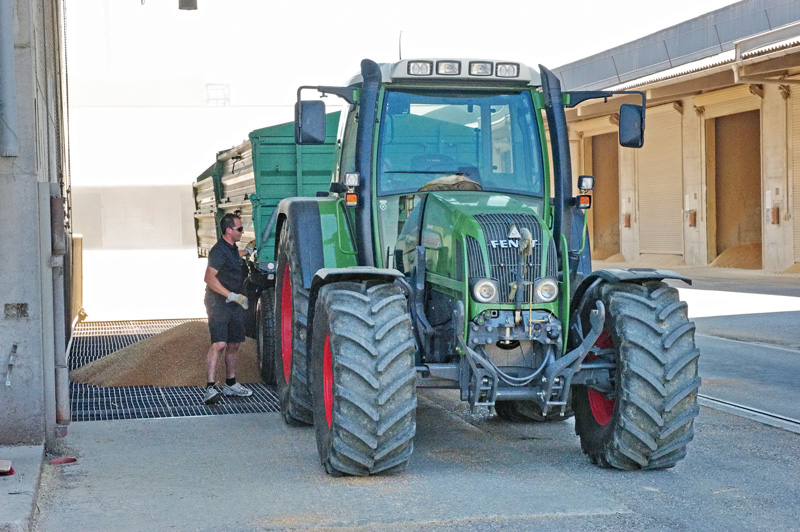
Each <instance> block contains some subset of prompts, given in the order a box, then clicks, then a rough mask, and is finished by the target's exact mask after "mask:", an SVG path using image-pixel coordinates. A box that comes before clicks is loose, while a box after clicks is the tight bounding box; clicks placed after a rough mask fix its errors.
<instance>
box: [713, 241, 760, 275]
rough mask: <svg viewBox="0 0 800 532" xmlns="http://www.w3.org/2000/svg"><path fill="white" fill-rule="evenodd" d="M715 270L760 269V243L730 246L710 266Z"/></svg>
mask: <svg viewBox="0 0 800 532" xmlns="http://www.w3.org/2000/svg"><path fill="white" fill-rule="evenodd" d="M710 266H714V267H717V268H742V269H745V270H760V269H761V243H759V242H756V243H754V244H740V245H738V246H731V247H729V248H728V249H726V250H725V251H723V252H722V253H720V254H719V256H718V257H717V258H716V259H714V261H713V262H712V263H711V264H710Z"/></svg>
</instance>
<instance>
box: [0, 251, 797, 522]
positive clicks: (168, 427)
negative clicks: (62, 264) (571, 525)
mask: <svg viewBox="0 0 800 532" xmlns="http://www.w3.org/2000/svg"><path fill="white" fill-rule="evenodd" d="M629 266H631V265H630V264H627V265H625V264H622V265H612V264H605V263H597V264H595V267H596V268H608V267H629ZM636 266H639V267H641V266H642V264H637V265H636ZM656 266H657V265H656ZM670 268H671V269H673V270H676V271H678V272H679V273H682V274H684V275H687V276H689V277H691V278H693V279H694V280H695V281H696V282H695V283H694V285H693V286H694V288H693V289H691V290H692V292H693V293H695V295H697V294H698V293H701V292H708V293H705V294H700V296H701V297H704V298H706V299H708V297H711V298H712V299H713V298H716V299H718V296H719V294H714V292H709V291H716V292H721V291H725V292H737V293H743V294H748V293H749V294H771V295H775V296H791V297H793V298H794V297H798V296H800V275H796V274H766V273H763V272H753V271H749V270H731V269H718V268H693V267H675V266H671V267H670ZM676 286H680V285H679V284H676ZM765 301H767V302H769V299H767V300H765ZM772 301H776V300H772ZM747 308H752V307H747ZM767 308H769V303H767ZM798 316H800V313H798V312H794V311H786V312H782V313H779V312H763V311H759V312H756V313H746V314H739V315H733V316H724V317H715V316H706V317H701V318H695V320H696V322H697V324H698V333H699V334H708V335H713V336H723V337H730V338H740V339H741V338H742V337H743V336H744V337H746V338H747V339H749V341H761V342H763V343H777V344H780V345H785V346H792V347H796V346H797V345H798V343H800V342H798V340H797V333H796V331H797V330H798V329H800V326H798V321H797V320H798ZM776 324H778V325H777V327H776ZM705 411H706V409H704V412H705ZM715 415H716V414H715ZM257 420H258V421H257ZM261 420H264V422H263V423H262V421H261ZM265 423H266V425H265ZM109 424H111V425H109ZM267 425H269V426H270V427H271V429H270V430H269V431H266V432H265V426H267ZM186 427H191V428H186ZM285 430H287V429H286V428H285V427H283V424H282V422H281V421H280V419H279V418H278V417H277V416H269V415H249V416H248V415H245V416H215V417H209V418H185V419H181V420H139V421H118V422H87V423H78V424H73V425H72V426H71V427H70V429H69V435H68V436H67V438H66V439H65V440H63V441H62V442H61V448H60V449H55V450H52V451H51V453H54V454H52V455H51V456H47V457H45V456H44V454H43V448H42V446H23V447H18V446H17V447H14V446H12V447H2V446H0V459H11V460H12V461H13V465H14V469H15V471H16V474H15V475H12V476H9V477H0V532H3V531H14V532H17V531H23V530H28V524H29V520H30V517H31V511H32V509H33V508H35V502H36V495H37V488H38V486H39V484H40V471H41V469H42V463H43V459H46V458H51V457H54V456H57V455H62V456H66V455H79V454H80V453H84V454H83V455H81V456H78V458H79V461H78V463H77V464H73V465H67V466H50V465H49V464H45V465H44V466H43V467H44V471H45V479H44V480H45V484H46V483H47V482H48V481H50V480H52V479H54V478H62V479H73V480H77V479H78V477H80V478H81V479H82V481H84V482H87V483H90V484H91V485H92V486H95V487H97V485H98V481H97V480H96V479H102V478H103V475H107V474H108V471H112V470H117V469H118V468H120V467H123V470H124V471H125V472H126V473H127V474H122V473H117V474H116V476H114V477H112V478H114V479H116V480H117V481H118V482H120V483H122V485H125V482H128V481H129V480H130V479H132V478H137V479H139V481H140V482H146V483H147V484H148V485H150V484H152V487H153V489H154V490H155V492H156V493H160V494H161V495H162V496H163V498H164V499H165V500H171V501H172V502H173V503H176V502H178V500H176V499H174V497H175V496H176V494H177V493H181V492H184V491H186V490H188V491H186V493H188V494H189V496H190V498H192V499H193V500H194V499H196V500H206V501H208V503H209V504H219V502H220V501H218V500H216V499H215V498H214V497H213V496H212V495H208V494H207V493H206V492H207V491H208V488H207V486H206V482H205V478H206V476H208V477H211V478H212V479H213V480H212V481H211V483H212V486H213V487H212V488H211V490H212V492H213V493H214V494H218V493H225V489H224V488H221V487H220V485H224V482H226V481H228V482H231V481H233V482H235V480H236V478H237V477H236V472H237V471H239V469H238V466H237V467H234V468H233V469H232V470H231V471H228V468H230V467H231V464H232V463H233V462H231V460H230V457H232V456H235V457H237V458H236V463H238V462H239V458H238V457H239V456H240V454H239V450H238V449H239V447H240V445H245V446H246V447H247V448H248V449H249V448H253V447H254V446H255V447H256V448H259V449H262V450H264V449H270V450H273V449H281V442H283V444H284V445H285V444H286V443H287V442H289V443H291V445H292V446H296V445H297V444H298V441H296V440H295V439H294V438H287V437H283V436H285V434H284V432H285ZM459 430H465V429H464V428H463V427H462V429H459ZM162 431H166V433H162ZM226 432H227V434H228V436H229V437H226V436H225V434H226ZM301 433H303V434H304V436H303V437H304V438H305V440H304V441H303V442H300V443H301V446H300V447H298V448H291V449H283V450H282V451H281V452H282V453H284V454H281V455H280V457H279V458H275V457H273V458H270V459H269V460H267V461H266V462H264V460H265V456H264V455H253V456H250V457H249V458H248V462H252V466H251V465H248V468H249V469H248V471H249V470H250V469H252V468H253V467H268V466H269V463H270V460H278V461H280V462H284V461H288V462H289V463H294V464H298V465H299V464H300V463H301V462H302V464H303V466H302V468H301V470H302V473H299V474H300V476H299V477H296V478H294V479H291V478H284V479H281V482H279V483H277V482H276V483H274V484H272V485H271V489H272V490H273V491H272V492H269V493H268V492H267V491H259V492H258V493H259V494H260V495H261V496H262V497H263V500H264V501H267V502H265V503H264V504H274V503H277V502H279V500H280V497H278V499H277V500H276V499H275V495H274V493H277V494H279V495H280V494H283V496H285V495H286V493H288V492H290V491H291V489H290V487H289V485H290V484H291V482H300V481H302V480H303V479H305V480H306V481H307V480H308V479H309V478H317V475H318V473H319V470H318V468H317V467H316V461H315V460H316V459H315V450H314V448H313V433H312V432H311V431H308V430H306V431H305V432H303V431H302V429H301ZM126 435H127V436H126ZM123 436H125V437H131V438H132V439H131V442H130V443H129V444H128V447H127V449H126V450H125V452H121V451H123V449H119V448H116V446H115V445H112V444H115V443H117V441H118V439H119V438H121V437H123ZM154 437H155V438H157V439H160V440H161V441H162V443H161V444H159V446H157V448H155V449H154V450H152V451H150V452H152V453H153V454H152V455H150V456H146V453H145V450H144V447H143V446H142V445H141V442H146V441H150V440H151V439H152V438H154ZM434 439H435V438H434ZM79 441H80V442H82V443H81V445H82V447H80V448H78V447H70V446H71V445H74V444H75V442H79ZM422 441H423V440H420V442H422ZM86 442H90V443H91V444H87V443H86ZM134 442H139V443H138V444H137V443H134ZM204 442H205V443H204ZM440 443H441V442H440ZM417 445H418V452H417V454H416V455H415V462H414V464H420V463H421V464H422V465H423V469H417V470H416V472H417V476H416V477H415V476H414V474H413V473H414V467H415V466H412V468H411V473H412V476H411V477H408V476H406V477H405V479H406V480H404V481H401V482H400V483H399V485H398V483H397V482H391V483H387V484H386V485H385V486H383V487H384V488H386V489H389V490H398V489H401V487H402V486H407V487H408V486H410V488H408V489H411V491H419V492H420V493H427V494H431V493H432V491H433V490H434V488H436V486H435V483H436V482H438V481H439V480H441V479H440V478H438V477H436V476H431V477H430V478H428V475H429V471H428V470H431V471H434V470H435V469H436V468H435V467H431V466H432V465H435V464H437V463H438V462H437V460H438V458H436V459H433V458H431V457H430V456H429V457H428V458H429V459H431V460H433V461H432V462H425V454H424V452H422V453H420V452H419V446H420V445H421V443H418V444H417ZM480 447H481V446H480V445H478V446H477V448H465V449H458V450H456V451H454V452H453V453H452V456H451V459H452V460H454V461H458V460H460V461H464V460H467V459H468V458H469V457H472V459H473V460H478V461H479V462H480V460H483V461H484V462H485V463H484V466H486V467H489V464H490V463H491V462H493V460H489V459H488V458H486V457H485V456H484V457H483V458H480V456H481V454H480ZM103 449H106V450H103ZM175 450H182V452H179V453H177V454H176V455H174V457H173V460H174V463H170V462H165V460H164V459H163V458H159V457H160V456H161V455H162V454H166V456H173V455H172V454H171V453H172V452H174V451H175ZM300 452H302V453H303V457H302V458H300V457H299V455H298V454H297V453H300ZM476 452H477V454H476ZM120 456H122V457H124V458H125V462H124V463H123V464H122V465H121V466H120V465H119V464H116V463H113V460H112V458H114V457H120ZM420 456H422V458H420ZM95 457H97V458H100V457H104V458H103V460H106V461H107V462H106V468H105V469H99V470H97V471H94V470H91V471H90V470H89V469H84V470H83V471H84V472H85V475H79V472H80V471H82V469H81V468H82V467H83V465H82V462H83V461H84V460H87V459H88V460H95ZM420 460H422V461H421V462H420ZM101 463H102V461H101ZM509 463H516V461H515V460H514V459H510V460H509ZM175 464H182V466H181V467H178V468H177V470H175V471H174V469H175V468H174V467H173V466H174V465H175ZM473 465H474V464H473ZM416 467H418V465H417V466H416ZM126 468H127V469H126ZM165 470H169V471H170V474H169V476H168V478H177V479H178V481H180V482H179V483H178V484H172V491H171V492H170V491H164V489H165V488H164V483H163V479H164V477H163V471H165ZM198 471H200V472H203V473H205V474H206V475H205V476H204V475H202V474H198V473H197V472H198ZM423 471H424V474H422V472H423ZM478 471H480V469H478ZM137 472H138V473H137ZM141 472H149V474H146V475H142V474H141ZM468 473H469V472H468V471H466V472H463V473H462V474H463V475H464V477H463V480H464V482H463V483H459V484H460V485H466V486H476V485H481V483H482V482H484V481H483V480H482V479H483V476H481V475H479V474H475V471H473V474H472V476H470V475H469V474H468ZM528 473H529V474H530V477H528V478H526V477H525V476H524V475H523V477H521V479H522V483H523V484H525V485H526V486H529V485H533V486H534V489H535V488H536V485H537V483H539V482H540V479H541V478H542V477H541V473H542V472H541V471H536V472H534V471H528ZM543 473H544V475H545V476H546V477H551V476H553V475H556V476H558V471H557V470H555V469H552V470H546V471H544V472H543ZM71 475H72V476H71ZM420 475H421V476H420ZM512 477H513V475H512ZM220 478H221V479H222V483H221V484H220ZM323 478H324V477H323ZM426 478H428V480H425V479H426ZM363 481H364V480H363V479H361V480H359V479H351V480H349V481H348V482H351V483H352V486H354V487H355V486H359V484H358V483H359V482H363ZM408 481H411V484H410V485H409V484H408ZM109 482H110V481H109ZM369 482H373V481H372V480H370V481H368V483H369ZM376 482H377V485H380V483H381V481H380V480H378V481H376ZM101 484H102V483H101ZM366 485H367V484H365V486H366ZM369 485H370V486H372V485H371V484H369ZM324 486H325V483H324V482H323V487H324ZM129 487H130V488H132V489H133V488H137V487H138V485H132V486H129ZM373 487H374V486H373ZM500 487H501V486H494V487H493V488H492V489H500ZM512 487H513V486H512ZM517 487H520V486H517ZM320 489H322V488H320ZM526 489H529V488H527V487H526ZM323 491H324V490H323ZM368 491H372V487H370V489H369V490H368ZM470 493H472V495H470ZM351 494H352V495H354V496H355V497H356V499H357V500H359V501H366V502H369V500H370V499H369V497H368V496H367V495H366V494H364V493H361V492H359V491H358V490H354V491H353V492H352V493H351ZM540 495H541V494H540ZM118 496H119V497H121V498H122V499H125V498H127V497H126V496H125V495H124V494H122V493H118ZM183 496H184V498H185V497H186V495H183ZM472 496H475V499H476V500H477V499H480V497H477V495H476V493H473V492H471V491H469V490H468V491H467V493H466V495H465V498H463V499H462V500H461V502H462V503H463V505H464V507H465V508H469V509H470V511H471V512H472V513H470V512H467V513H461V514H458V515H461V518H463V519H467V520H469V519H471V518H472V517H470V516H473V517H474V516H475V515H478V514H476V513H475V511H477V510H476V509H473V508H471V502H470V501H471V500H472ZM320 497H321V498H320V501H322V503H324V504H323V507H324V508H325V515H327V517H326V519H328V521H326V522H328V523H329V524H333V523H341V521H337V519H338V518H337V516H341V515H342V513H341V511H344V510H343V509H340V508H337V506H336V505H333V504H332V502H331V501H332V499H330V495H328V497H329V498H328V499H327V500H326V499H325V496H324V493H322V492H320ZM365 497H366V498H365ZM223 499H224V497H223ZM248 500H250V503H253V500H251V499H248ZM336 500H337V501H338V498H337V499H336ZM404 500H405V499H404ZM269 501H272V502H271V503H270V502H269ZM326 501H327V502H326ZM51 502H53V504H58V501H51ZM583 502H585V503H586V505H584V506H581V505H580V504H578V505H577V506H576V505H575V501H572V502H571V506H569V507H567V508H566V509H570V508H577V511H578V512H588V513H591V512H600V513H603V512H612V513H613V512H619V511H625V509H624V508H623V507H621V506H619V505H618V504H616V503H615V502H614V501H613V500H608V499H604V498H603V497H599V498H596V499H591V500H584V501H583ZM290 503H291V500H288V502H287V501H283V502H281V504H289V506H288V507H291V504H290ZM373 503H375V501H374V500H373ZM126 504H128V505H129V506H130V505H134V506H135V504H134V503H133V502H128V503H126ZM232 504H233V505H234V508H241V510H242V511H244V510H246V508H247V507H248V505H245V504H243V503H242V504H240V503H237V502H236V501H233V502H232ZM337 504H338V502H337ZM375 504H377V503H375ZM397 504H398V507H397V508H395V509H394V512H395V513H394V514H393V513H391V512H389V514H388V516H389V517H388V518H389V519H391V518H392V517H391V516H392V515H394V516H396V517H398V518H400V516H401V515H402V512H403V507H404V505H403V504H400V503H399V502H398V503H397ZM326 505H329V506H326ZM360 506H361V504H359V507H360ZM193 508H194V509H193V511H194V512H197V513H198V514H199V515H202V513H203V511H205V506H203V505H201V506H198V507H193ZM364 508H370V506H369V504H366V506H364ZM371 508H373V510H374V509H375V508H376V506H375V505H374V504H373V506H371ZM564 509H565V508H561V510H564ZM340 510H341V511H340ZM385 510H386V508H384V507H383V506H381V511H385ZM136 511H137V514H141V515H142V516H147V515H150V516H153V517H157V515H155V514H152V513H150V510H148V509H147V508H144V507H141V508H138V507H137V508H136ZM161 511H166V508H161ZM348 511H349V510H348ZM542 511H546V512H550V511H555V512H556V513H559V512H560V510H559V508H555V510H554V509H553V508H550V509H545V510H543V507H541V505H532V507H527V508H521V509H520V508H517V509H514V511H512V512H511V514H510V515H512V516H513V515H522V514H525V515H528V514H529V515H539V514H540V513H541V512H542ZM514 512H516V514H515V513H514ZM537 512H538V513H537ZM157 513H158V512H156V514H157ZM312 513H313V512H312ZM315 515H316V514H314V515H311V514H309V516H308V517H307V522H306V521H304V523H306V524H308V523H310V522H312V521H314V522H317V521H315V520H316V519H318V517H315ZM483 515H484V516H485V515H488V514H483ZM269 516H270V519H272V518H276V517H279V516H278V515H273V514H269ZM47 519H48V517H47V516H44V517H43V518H41V519H40V522H41V523H45V525H42V526H45V528H40V529H41V530H47V529H48V528H46V526H49V525H46V523H48V521H47ZM76 519H79V518H78V517H76ZM293 519H295V517H293ZM80 523H81V522H80V521H79V522H76V525H77V524H80ZM83 524H88V523H83ZM253 524H254V525H255V522H254V523H253ZM176 526H177V527H178V528H181V527H180V525H178V524H177V523H176ZM287 526H288V524H287ZM415 526H416V525H415ZM49 529H51V530H58V528H49ZM131 529H132V530H136V528H131ZM197 529H203V528H197ZM62 530H67V529H66V528H62ZM88 530H92V528H91V527H90V528H88Z"/></svg>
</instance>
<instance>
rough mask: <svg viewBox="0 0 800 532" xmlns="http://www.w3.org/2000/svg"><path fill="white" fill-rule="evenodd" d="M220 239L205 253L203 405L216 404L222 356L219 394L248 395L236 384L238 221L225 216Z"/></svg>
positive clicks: (240, 320)
mask: <svg viewBox="0 0 800 532" xmlns="http://www.w3.org/2000/svg"><path fill="white" fill-rule="evenodd" d="M219 228H220V231H221V232H222V238H221V239H220V240H219V241H218V242H217V243H216V244H214V247H212V248H211V251H209V252H208V267H207V268H206V275H205V282H206V296H205V304H206V311H207V312H208V329H209V331H210V332H211V348H210V349H209V350H208V357H207V358H206V390H205V395H204V397H203V402H204V403H205V404H207V405H210V404H213V403H216V402H217V401H219V400H220V397H221V396H220V391H219V390H217V387H216V383H215V382H214V375H215V374H216V371H217V360H218V359H219V356H220V355H221V354H222V353H223V352H224V353H225V377H226V378H225V385H224V386H222V393H223V394H225V395H235V396H238V397H247V396H249V395H252V394H253V392H252V390H248V389H247V388H245V387H244V386H242V385H241V384H239V383H237V382H236V357H237V355H238V352H239V344H241V343H242V342H244V340H245V337H244V320H245V310H247V298H246V297H245V296H243V295H242V294H241V293H240V292H241V290H242V283H243V279H242V261H241V257H242V256H244V255H245V254H246V252H245V251H239V249H238V248H237V247H236V243H237V242H238V241H239V240H241V239H242V233H243V232H244V227H242V219H241V218H239V216H237V215H235V214H226V215H225V216H223V217H222V220H220V223H219Z"/></svg>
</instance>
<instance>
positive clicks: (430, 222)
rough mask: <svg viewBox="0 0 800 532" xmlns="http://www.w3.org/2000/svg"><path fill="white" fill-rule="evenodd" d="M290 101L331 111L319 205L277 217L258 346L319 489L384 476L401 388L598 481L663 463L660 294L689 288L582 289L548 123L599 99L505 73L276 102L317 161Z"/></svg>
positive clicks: (594, 276)
mask: <svg viewBox="0 0 800 532" xmlns="http://www.w3.org/2000/svg"><path fill="white" fill-rule="evenodd" d="M309 89H315V90H316V91H318V92H320V93H322V94H325V95H335V96H338V97H340V98H343V99H344V100H345V101H346V102H347V104H348V106H349V108H348V109H347V111H346V112H345V113H343V124H342V127H341V128H340V129H341V133H340V136H339V138H340V140H339V143H338V153H337V156H336V161H337V164H336V167H335V170H334V173H333V178H332V181H331V185H330V191H329V192H322V193H318V194H317V197H314V198H286V199H284V200H282V201H281V202H280V204H279V205H278V208H277V216H276V235H277V237H276V246H275V250H276V252H275V254H276V257H275V259H276V260H275V262H276V270H277V271H276V280H275V308H274V320H275V321H274V325H273V326H272V327H269V329H271V330H274V335H275V336H274V346H275V350H274V355H273V356H274V365H275V376H276V381H277V391H278V396H279V399H280V404H281V410H282V414H283V417H284V419H285V420H286V422H287V423H289V424H290V425H296V424H313V425H314V427H315V431H316V438H317V446H318V450H319V455H320V459H321V461H322V464H323V466H324V467H325V469H326V471H327V472H328V473H329V474H332V475H371V474H376V473H379V472H393V471H400V470H403V469H404V468H405V467H406V466H407V464H408V462H409V459H410V457H411V454H412V450H413V441H414V434H415V431H416V423H415V411H416V407H417V393H416V389H417V387H423V388H425V387H431V388H452V389H456V390H459V391H460V394H461V399H462V400H463V401H468V402H469V405H470V406H471V407H473V408H474V407H484V406H485V407H489V408H494V409H495V410H496V412H497V414H498V415H499V416H500V417H501V418H503V419H506V420H511V421H530V422H547V421H551V420H563V419H566V418H568V417H570V416H573V415H574V417H575V429H576V432H577V434H578V435H579V436H580V441H581V447H582V449H583V451H584V453H586V454H587V455H588V456H589V459H590V460H591V462H592V463H595V464H598V465H600V466H602V467H614V468H619V469H661V468H668V467H672V466H674V465H675V464H676V463H677V462H678V461H679V460H681V459H682V458H683V457H684V456H685V454H686V446H687V444H688V443H689V441H690V440H691V439H692V437H693V420H694V418H695V416H697V414H698V412H699V409H698V406H697V390H698V388H699V385H700V379H699V377H698V374H697V364H698V356H699V352H698V350H697V348H696V346H695V342H694V324H693V323H692V322H690V321H689V319H688V317H687V306H686V303H684V302H682V301H680V300H679V298H678V291H677V290H676V289H675V288H672V287H670V286H668V285H667V284H665V283H664V279H680V280H682V281H685V282H689V283H690V281H689V280H688V279H686V278H684V277H681V276H680V275H678V274H676V273H674V272H671V271H663V270H651V269H630V270H603V271H594V272H593V271H592V267H591V256H590V246H589V240H588V231H587V225H586V211H585V210H584V209H585V208H587V207H588V206H589V205H590V203H591V198H590V196H588V195H585V194H583V195H573V182H572V176H571V170H570V154H569V142H568V137H567V123H566V117H565V111H564V110H565V108H569V107H574V106H575V105H578V104H579V103H580V102H583V101H586V100H588V99H595V98H603V99H607V98H609V97H611V96H613V95H615V94H620V93H617V92H615V93H612V92H603V91H591V92H562V91H561V88H560V84H559V81H558V79H557V78H556V77H555V75H553V74H552V73H551V72H550V71H548V70H547V69H546V68H544V67H541V66H540V71H537V70H535V69H533V68H529V67H526V66H525V65H522V64H520V63H510V62H491V61H477V60H474V61H472V60H457V61H444V60H421V61H416V60H402V61H400V62H398V63H394V64H381V65H379V64H377V63H375V62H373V61H370V60H364V61H362V63H361V73H360V75H358V76H356V77H355V78H354V79H353V80H352V82H351V83H350V84H349V86H347V87H301V88H300V89H298V102H297V105H296V107H295V142H296V143H297V144H298V145H301V146H302V145H313V144H320V143H322V142H324V140H325V123H326V122H325V104H324V103H323V101H322V100H319V99H314V100H308V101H304V100H302V97H301V93H302V91H304V90H309ZM625 94H635V95H638V96H640V97H641V104H640V105H634V104H625V105H622V106H621V107H620V109H619V137H620V144H621V145H622V146H625V147H633V148H638V147H641V146H642V144H643V139H644V109H645V99H644V94H642V93H638V92H635V93H631V92H627V93H625ZM638 96H637V98H638ZM628 98H630V96H628ZM548 150H550V151H549V153H548ZM548 154H549V156H548ZM550 161H552V166H553V168H552V169H551V168H550ZM593 181H594V179H593V178H592V177H591V176H581V177H580V178H579V179H578V188H579V189H581V190H582V191H583V192H586V191H589V190H591V189H592V188H593V186H594V183H593ZM553 183H554V185H553ZM551 189H552V190H551Z"/></svg>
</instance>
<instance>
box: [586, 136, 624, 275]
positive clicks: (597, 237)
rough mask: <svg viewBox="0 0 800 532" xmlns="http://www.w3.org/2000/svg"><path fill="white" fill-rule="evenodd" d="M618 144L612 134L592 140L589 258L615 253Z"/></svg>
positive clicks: (617, 227) (616, 242) (617, 247)
mask: <svg viewBox="0 0 800 532" xmlns="http://www.w3.org/2000/svg"><path fill="white" fill-rule="evenodd" d="M618 150H619V144H618V140H617V134H616V133H607V134H605V135H596V136H594V137H592V173H593V174H594V176H595V188H594V192H593V196H594V197H593V198H592V209H591V213H592V221H593V234H592V242H593V243H594V248H593V250H592V257H593V258H594V259H596V260H603V259H607V258H608V257H611V256H612V255H615V254H617V253H619V151H618Z"/></svg>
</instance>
